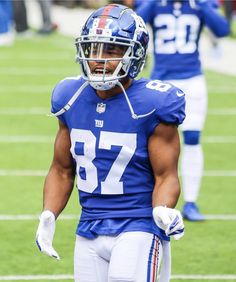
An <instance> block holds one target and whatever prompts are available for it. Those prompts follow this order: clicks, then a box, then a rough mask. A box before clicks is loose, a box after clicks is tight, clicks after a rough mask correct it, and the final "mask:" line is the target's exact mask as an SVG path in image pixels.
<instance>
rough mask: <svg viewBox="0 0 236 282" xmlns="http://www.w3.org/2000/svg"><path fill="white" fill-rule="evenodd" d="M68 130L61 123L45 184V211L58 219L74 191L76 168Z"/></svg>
mask: <svg viewBox="0 0 236 282" xmlns="http://www.w3.org/2000/svg"><path fill="white" fill-rule="evenodd" d="M70 146H71V142H70V134H69V131H68V128H67V127H66V126H65V125H64V124H63V123H62V122H61V121H59V130H58V133H57V136H56V140H55V144H54V156H53V160H52V164H51V167H50V170H49V173H48V175H47V177H46V180H45V184H44V210H50V211H52V212H53V213H54V215H55V217H57V216H58V215H59V214H60V212H61V211H62V210H63V209H64V207H65V205H66V203H67V201H68V199H69V197H70V195H71V192H72V189H73V185H74V178H75V168H74V164H73V160H72V157H71V154H70Z"/></svg>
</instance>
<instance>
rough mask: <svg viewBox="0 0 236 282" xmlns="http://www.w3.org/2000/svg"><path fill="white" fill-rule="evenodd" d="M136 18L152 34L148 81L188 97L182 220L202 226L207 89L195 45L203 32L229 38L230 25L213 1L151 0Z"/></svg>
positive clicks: (184, 132) (196, 45) (184, 124)
mask: <svg viewBox="0 0 236 282" xmlns="http://www.w3.org/2000/svg"><path fill="white" fill-rule="evenodd" d="M136 11H137V13H138V14H139V15H140V16H141V17H142V18H143V19H144V21H145V22H147V23H149V24H150V25H151V27H152V31H153V45H154V46H153V51H154V63H153V70H152V74H151V78H152V79H160V80H165V81H169V82H171V83H173V84H174V85H175V86H177V87H179V88H180V89H182V90H183V91H184V92H185V93H186V119H185V121H184V123H183V125H182V131H183V143H184V144H183V149H182V162H181V174H182V184H183V192H184V201H185V204H184V206H183V210H182V213H183V216H184V218H186V219H188V220H190V221H201V220H204V216H203V215H202V214H201V213H200V211H199V209H198V207H197V205H196V201H197V198H198V195H199V190H200V185H201V178H202V174H203V165H204V164H203V163H204V157H203V151H202V146H201V143H200V138H201V132H202V129H203V127H204V122H205V118H206V114H207V88H206V82H205V78H204V76H203V72H202V68H201V62H200V58H199V39H200V36H201V32H202V29H203V27H204V26H206V27H208V29H209V30H210V31H211V32H212V33H213V34H214V35H215V36H216V37H223V36H226V35H228V34H229V32H230V30H229V24H228V22H227V20H226V19H225V17H223V16H222V15H221V14H220V13H219V12H218V11H217V8H216V3H215V1H212V0H196V1H194V0H181V1H180V0H179V1H175V0H160V1H159V0H149V1H143V3H142V4H141V5H140V3H139V5H138V8H137V10H136Z"/></svg>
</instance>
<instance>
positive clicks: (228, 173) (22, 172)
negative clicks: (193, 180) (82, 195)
mask: <svg viewBox="0 0 236 282" xmlns="http://www.w3.org/2000/svg"><path fill="white" fill-rule="evenodd" d="M46 174H47V170H32V169H0V176H45V175H46ZM203 175H204V176H208V177H236V170H205V171H204V174H203Z"/></svg>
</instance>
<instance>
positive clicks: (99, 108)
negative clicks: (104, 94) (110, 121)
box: [96, 103, 106, 114]
mask: <svg viewBox="0 0 236 282" xmlns="http://www.w3.org/2000/svg"><path fill="white" fill-rule="evenodd" d="M105 110H106V104H104V103H98V104H97V109H96V111H97V112H98V113H99V114H102V113H104V112H105Z"/></svg>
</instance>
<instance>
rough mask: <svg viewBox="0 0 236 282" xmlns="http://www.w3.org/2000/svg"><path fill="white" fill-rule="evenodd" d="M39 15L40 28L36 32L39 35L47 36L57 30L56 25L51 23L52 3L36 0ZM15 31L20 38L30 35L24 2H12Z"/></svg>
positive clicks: (21, 0)
mask: <svg viewBox="0 0 236 282" xmlns="http://www.w3.org/2000/svg"><path fill="white" fill-rule="evenodd" d="M36 3H38V5H39V8H40V13H41V27H40V28H39V30H38V31H37V34H39V35H48V34H51V33H52V32H54V31H55V30H56V29H57V24H55V23H53V22H52V1H51V0H36ZM13 11H14V21H15V30H16V32H17V34H18V35H20V36H30V35H32V33H31V31H30V29H29V24H28V12H27V2H26V1H25V0H17V1H13Z"/></svg>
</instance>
